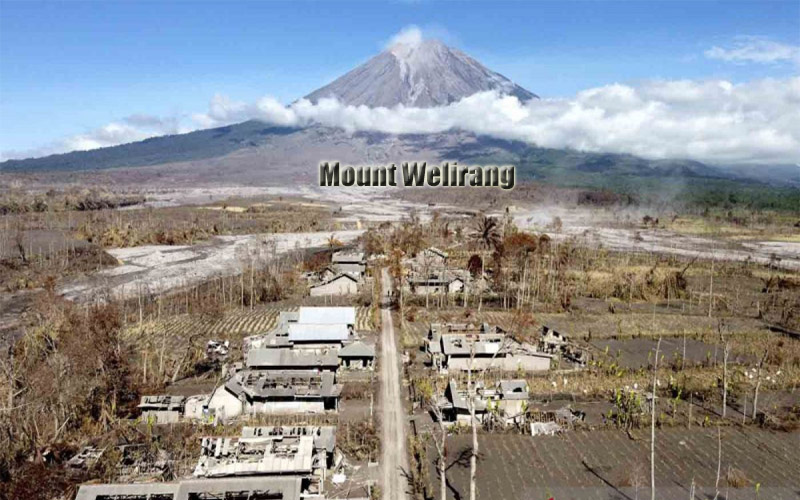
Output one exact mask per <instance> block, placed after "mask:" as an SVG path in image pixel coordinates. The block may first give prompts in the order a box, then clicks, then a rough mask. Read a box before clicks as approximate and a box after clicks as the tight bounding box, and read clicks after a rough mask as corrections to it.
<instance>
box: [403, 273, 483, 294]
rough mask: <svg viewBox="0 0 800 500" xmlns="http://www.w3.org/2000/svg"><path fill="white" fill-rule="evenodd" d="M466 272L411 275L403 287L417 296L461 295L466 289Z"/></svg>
mask: <svg viewBox="0 0 800 500" xmlns="http://www.w3.org/2000/svg"><path fill="white" fill-rule="evenodd" d="M467 274H469V273H468V272H461V271H453V270H441V271H431V272H428V273H412V274H411V275H410V276H409V277H408V279H407V280H406V282H405V284H404V286H405V287H406V289H407V290H408V291H410V292H411V293H415V294H418V295H435V294H453V293H461V292H463V291H464V289H465V288H466V287H467V282H468V280H469V278H468V277H467Z"/></svg>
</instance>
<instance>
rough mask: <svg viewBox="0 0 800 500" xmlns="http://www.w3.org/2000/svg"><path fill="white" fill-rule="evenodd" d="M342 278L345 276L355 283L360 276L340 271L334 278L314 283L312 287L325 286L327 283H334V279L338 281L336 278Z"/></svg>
mask: <svg viewBox="0 0 800 500" xmlns="http://www.w3.org/2000/svg"><path fill="white" fill-rule="evenodd" d="M342 278H344V279H349V280H350V281H352V282H353V283H358V278H356V277H355V276H353V275H352V274H350V273H339V274H337V275H336V276H333V277H332V278H330V279H327V280H325V281H322V282H320V283H317V284H316V285H312V286H311V288H317V287H320V286H325V285H327V284H328V283H333V282H334V281H336V280H339V279H342Z"/></svg>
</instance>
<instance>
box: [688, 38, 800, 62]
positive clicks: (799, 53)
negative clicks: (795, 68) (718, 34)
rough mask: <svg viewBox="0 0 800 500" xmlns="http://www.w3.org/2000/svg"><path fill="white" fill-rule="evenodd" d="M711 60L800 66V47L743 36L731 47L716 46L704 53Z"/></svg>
mask: <svg viewBox="0 0 800 500" xmlns="http://www.w3.org/2000/svg"><path fill="white" fill-rule="evenodd" d="M704 54H705V56H706V57H707V58H709V59H718V60H721V61H726V62H733V63H761V64H776V63H783V62H794V63H797V64H800V46H797V45H788V44H785V43H781V42H776V41H774V40H770V39H768V38H764V37H757V36H741V37H738V38H736V39H735V40H734V41H733V43H732V44H731V46H730V47H727V48H724V47H718V46H714V47H711V48H710V49H708V50H706V51H705V52H704Z"/></svg>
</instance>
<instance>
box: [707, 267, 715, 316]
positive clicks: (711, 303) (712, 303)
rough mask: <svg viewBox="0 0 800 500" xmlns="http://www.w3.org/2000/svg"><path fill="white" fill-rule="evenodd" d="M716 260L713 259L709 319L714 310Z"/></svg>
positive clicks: (709, 293) (709, 291)
mask: <svg viewBox="0 0 800 500" xmlns="http://www.w3.org/2000/svg"><path fill="white" fill-rule="evenodd" d="M714 260H715V259H711V281H710V283H709V287H708V317H709V318H710V317H711V314H712V312H713V309H714Z"/></svg>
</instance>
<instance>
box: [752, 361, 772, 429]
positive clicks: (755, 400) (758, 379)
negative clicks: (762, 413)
mask: <svg viewBox="0 0 800 500" xmlns="http://www.w3.org/2000/svg"><path fill="white" fill-rule="evenodd" d="M768 354H769V349H766V350H764V355H763V356H761V361H760V362H759V363H758V370H756V387H755V391H753V420H755V419H756V416H757V414H758V389H759V388H760V387H761V369H762V368H763V367H764V362H765V361H766V360H767V355H768Z"/></svg>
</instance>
